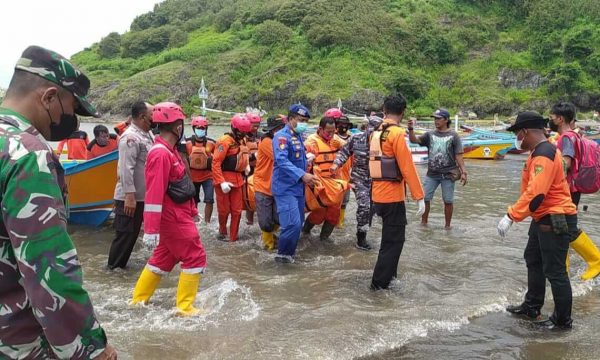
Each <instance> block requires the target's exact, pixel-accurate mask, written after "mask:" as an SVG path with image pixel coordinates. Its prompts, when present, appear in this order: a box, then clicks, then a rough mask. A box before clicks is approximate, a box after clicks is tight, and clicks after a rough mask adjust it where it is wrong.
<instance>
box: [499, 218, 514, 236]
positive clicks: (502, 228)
mask: <svg viewBox="0 0 600 360" xmlns="http://www.w3.org/2000/svg"><path fill="white" fill-rule="evenodd" d="M512 224H513V221H512V220H511V218H510V217H509V216H508V215H504V217H503V218H502V220H500V222H499V223H498V235H500V237H505V236H506V234H507V233H508V229H510V227H511V226H512Z"/></svg>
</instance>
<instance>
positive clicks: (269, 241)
mask: <svg viewBox="0 0 600 360" xmlns="http://www.w3.org/2000/svg"><path fill="white" fill-rule="evenodd" d="M262 241H263V245H264V247H265V250H267V251H273V249H274V248H275V237H274V236H273V233H272V232H268V231H263V232H262Z"/></svg>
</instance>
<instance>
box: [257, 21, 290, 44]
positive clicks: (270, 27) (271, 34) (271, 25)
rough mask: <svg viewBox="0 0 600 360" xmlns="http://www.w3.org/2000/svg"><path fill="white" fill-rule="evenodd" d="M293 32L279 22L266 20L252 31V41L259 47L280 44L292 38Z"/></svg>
mask: <svg viewBox="0 0 600 360" xmlns="http://www.w3.org/2000/svg"><path fill="white" fill-rule="evenodd" d="M293 34H294V32H293V31H292V29H290V28H289V27H287V26H285V25H283V24H282V23H280V22H279V21H275V20H267V21H265V22H263V23H262V24H260V25H257V26H256V28H255V29H254V40H255V41H256V42H257V43H259V44H261V45H272V44H275V43H282V42H285V41H287V40H288V39H289V38H291V37H292V35H293Z"/></svg>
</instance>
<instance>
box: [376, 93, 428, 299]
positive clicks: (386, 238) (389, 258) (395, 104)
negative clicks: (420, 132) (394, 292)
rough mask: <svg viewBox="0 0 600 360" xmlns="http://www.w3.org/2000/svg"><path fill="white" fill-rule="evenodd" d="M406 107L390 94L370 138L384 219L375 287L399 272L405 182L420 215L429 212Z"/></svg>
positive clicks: (401, 99) (379, 212)
mask: <svg viewBox="0 0 600 360" xmlns="http://www.w3.org/2000/svg"><path fill="white" fill-rule="evenodd" d="M405 110H406V100H405V99H404V97H402V95H399V96H388V97H387V98H386V99H385V101H384V103H383V115H384V120H383V123H381V125H379V126H378V127H377V128H376V129H375V130H374V131H373V133H372V134H371V138H370V140H369V173H370V175H371V178H372V179H373V185H372V197H373V208H374V210H375V214H377V215H379V216H381V218H382V220H383V226H382V230H381V247H380V249H379V256H378V257H377V264H376V265H375V270H374V271H373V279H372V280H371V289H372V290H379V289H387V287H388V286H389V284H390V282H391V280H392V278H393V277H396V274H397V270H398V261H399V259H400V254H401V253H402V248H403V247H404V241H405V239H406V234H405V232H406V224H407V219H406V206H405V204H404V200H405V198H406V194H405V185H408V188H409V189H410V192H411V194H412V197H413V199H415V200H416V201H417V205H418V207H419V209H418V211H417V216H421V215H423V212H425V201H424V200H423V198H424V197H425V195H424V194H423V187H422V186H421V181H420V180H419V175H418V174H417V169H416V168H415V164H414V163H413V160H412V154H411V152H410V149H409V148H408V146H407V145H406V140H405V131H404V130H403V129H402V128H401V127H400V122H401V121H402V118H403V116H404V111H405Z"/></svg>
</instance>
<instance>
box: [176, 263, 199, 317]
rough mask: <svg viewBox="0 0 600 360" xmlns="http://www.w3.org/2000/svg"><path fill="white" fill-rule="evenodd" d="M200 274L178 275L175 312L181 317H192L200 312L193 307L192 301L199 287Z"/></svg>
mask: <svg viewBox="0 0 600 360" xmlns="http://www.w3.org/2000/svg"><path fill="white" fill-rule="evenodd" d="M201 276H202V275H201V274H187V273H184V272H182V273H180V274H179V284H178V285H177V312H178V313H179V315H182V316H194V315H198V314H200V313H201V312H202V311H201V310H199V309H196V308H195V307H194V300H196V294H197V293H198V287H199V286H200V278H201Z"/></svg>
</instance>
